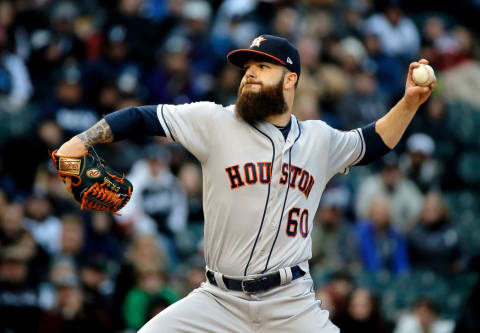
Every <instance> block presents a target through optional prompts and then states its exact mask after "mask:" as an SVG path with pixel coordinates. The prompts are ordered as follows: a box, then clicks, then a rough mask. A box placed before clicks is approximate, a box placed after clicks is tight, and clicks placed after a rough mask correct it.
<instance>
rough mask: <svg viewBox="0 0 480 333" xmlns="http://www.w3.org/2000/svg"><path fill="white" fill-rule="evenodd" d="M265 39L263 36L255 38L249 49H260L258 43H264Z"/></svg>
mask: <svg viewBox="0 0 480 333" xmlns="http://www.w3.org/2000/svg"><path fill="white" fill-rule="evenodd" d="M265 40H266V39H265V38H263V36H258V37H257V38H255V39H254V40H253V42H252V44H251V45H250V48H252V47H254V46H256V47H260V43H261V42H263V41H265Z"/></svg>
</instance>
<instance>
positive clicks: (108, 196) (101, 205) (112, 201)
mask: <svg viewBox="0 0 480 333" xmlns="http://www.w3.org/2000/svg"><path fill="white" fill-rule="evenodd" d="M108 175H109V176H110V177H112V178H114V179H115V180H117V181H119V182H120V183H122V184H123V179H124V178H125V175H123V177H122V178H118V177H116V176H115V175H112V174H110V173H108ZM106 183H107V182H106V181H104V182H103V184H101V185H99V183H95V184H94V185H93V186H91V187H90V188H89V189H88V190H87V191H86V192H85V193H83V195H82V205H81V206H80V209H95V210H105V211H109V212H111V213H113V214H115V215H118V216H120V215H121V214H119V213H116V212H115V211H116V210H119V209H120V208H121V207H123V206H125V205H126V204H127V202H128V200H127V201H126V202H125V199H127V198H128V197H123V198H121V197H120V196H121V195H119V194H118V193H115V192H113V191H112V190H109V189H107V188H105V187H104V185H105V184H106ZM128 194H129V195H132V189H131V187H130V186H129V187H128ZM88 195H90V197H88ZM91 197H93V200H92V198H91ZM95 199H98V200H101V202H98V201H94V200H95Z"/></svg>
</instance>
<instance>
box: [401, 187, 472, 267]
mask: <svg viewBox="0 0 480 333" xmlns="http://www.w3.org/2000/svg"><path fill="white" fill-rule="evenodd" d="M407 236H408V249H409V254H410V255H409V256H410V258H411V261H412V267H413V268H417V269H426V270H431V271H434V272H436V273H439V274H455V273H458V272H460V270H461V269H462V266H463V264H462V262H463V261H462V256H461V251H460V244H459V238H458V234H457V231H456V230H455V228H454V227H453V226H452V224H451V223H450V221H449V217H448V211H447V206H446V204H445V201H444V199H443V197H442V196H441V195H440V194H438V193H429V194H427V195H426V196H425V200H424V203H423V208H422V212H421V214H420V220H419V221H418V223H417V225H416V226H415V227H414V228H413V229H412V230H411V231H410V232H409V233H408V235H407Z"/></svg>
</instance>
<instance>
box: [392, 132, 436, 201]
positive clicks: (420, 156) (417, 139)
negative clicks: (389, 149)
mask: <svg viewBox="0 0 480 333" xmlns="http://www.w3.org/2000/svg"><path fill="white" fill-rule="evenodd" d="M434 152H435V142H434V141H433V139H432V138H431V137H430V136H428V135H427V134H424V133H415V134H412V135H411V136H410V137H409V138H408V140H407V151H406V154H404V155H403V156H402V157H401V159H400V169H401V170H402V172H403V174H404V175H405V176H407V177H408V178H409V179H410V180H413V181H414V182H415V184H417V186H418V188H419V189H420V190H421V191H422V192H423V193H426V192H428V191H431V190H438V189H439V188H440V181H441V180H440V174H441V166H440V164H439V162H438V161H437V160H436V159H435V158H434V157H433V155H434Z"/></svg>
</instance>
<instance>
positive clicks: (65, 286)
mask: <svg viewBox="0 0 480 333" xmlns="http://www.w3.org/2000/svg"><path fill="white" fill-rule="evenodd" d="M55 287H56V290H57V297H56V305H55V307H54V308H53V310H51V311H43V313H42V315H41V318H40V322H39V324H38V330H35V331H29V332H39V333H64V332H92V333H93V332H105V333H113V332H115V331H114V329H113V327H112V324H111V323H110V321H109V318H108V317H107V316H106V315H105V312H104V311H103V310H101V309H98V308H94V309H90V308H88V307H87V306H86V304H85V295H84V293H83V291H82V289H81V287H80V282H79V281H78V279H77V278H76V276H71V277H68V278H64V279H62V280H60V281H57V282H56V284H55Z"/></svg>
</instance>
